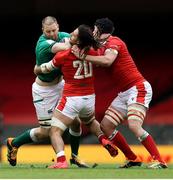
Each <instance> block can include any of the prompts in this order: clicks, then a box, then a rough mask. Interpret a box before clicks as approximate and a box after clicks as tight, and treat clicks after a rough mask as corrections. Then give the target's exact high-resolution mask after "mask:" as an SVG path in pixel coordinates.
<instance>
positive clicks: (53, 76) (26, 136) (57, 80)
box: [7, 16, 88, 167]
mask: <svg viewBox="0 0 173 180" xmlns="http://www.w3.org/2000/svg"><path fill="white" fill-rule="evenodd" d="M42 31H43V34H42V35H41V36H40V37H39V39H38V41H37V44H36V49H35V53H36V64H37V65H41V64H42V63H46V62H49V61H50V60H51V59H52V58H53V57H54V55H55V53H56V52H58V51H62V50H66V49H68V48H70V46H71V45H70V43H69V41H68V38H69V37H70V34H68V33H65V32H59V24H58V22H57V20H56V18H55V17H52V16H47V17H45V18H44V19H43V20H42ZM62 41H63V42H62ZM63 87H64V80H63V78H62V73H61V71H60V70H59V69H56V70H54V71H52V72H50V73H49V74H40V75H38V76H37V77H36V79H35V82H34V83H33V85H32V95H33V103H34V106H35V109H36V114H37V118H38V121H39V125H40V126H39V127H36V128H33V129H29V130H27V131H25V132H24V133H22V134H21V135H19V136H17V137H16V138H8V139H7V148H8V153H7V157H8V161H9V163H10V165H12V166H15V165H16V164H17V151H18V148H19V147H20V146H22V145H23V144H28V143H33V142H34V143H37V142H41V141H44V140H46V139H48V138H49V130H50V127H51V117H52V113H53V110H54V108H55V107H56V105H57V102H58V101H59V99H60V98H61V93H62V90H63ZM69 134H70V144H71V159H70V163H71V164H75V165H77V166H78V167H88V165H86V164H85V163H84V162H82V161H80V159H79V158H78V149H79V141H80V135H81V127H80V121H79V119H76V120H75V121H74V123H73V124H72V125H71V127H70V128H69Z"/></svg>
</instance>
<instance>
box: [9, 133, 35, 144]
mask: <svg viewBox="0 0 173 180" xmlns="http://www.w3.org/2000/svg"><path fill="white" fill-rule="evenodd" d="M30 131H31V130H27V131H25V132H24V133H22V134H21V135H19V136H17V137H16V138H14V139H13V141H12V145H13V146H15V147H20V146H21V145H23V144H28V143H32V142H33V141H32V139H31V137H30Z"/></svg>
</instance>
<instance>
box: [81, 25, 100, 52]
mask: <svg viewBox="0 0 173 180" xmlns="http://www.w3.org/2000/svg"><path fill="white" fill-rule="evenodd" d="M78 31H79V34H78V47H79V48H80V49H84V48H85V49H86V50H88V49H89V48H90V47H93V48H94V49H97V48H99V42H98V41H96V40H95V39H94V37H93V32H92V29H91V28H90V27H89V26H88V25H85V24H82V25H80V26H79V27H78Z"/></svg>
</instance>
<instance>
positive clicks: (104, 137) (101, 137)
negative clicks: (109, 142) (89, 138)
mask: <svg viewBox="0 0 173 180" xmlns="http://www.w3.org/2000/svg"><path fill="white" fill-rule="evenodd" d="M103 139H108V138H107V137H106V136H105V135H104V134H101V135H99V136H98V140H99V142H100V144H102V140H103Z"/></svg>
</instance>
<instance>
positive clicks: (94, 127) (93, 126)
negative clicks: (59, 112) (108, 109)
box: [81, 116, 118, 157]
mask: <svg viewBox="0 0 173 180" xmlns="http://www.w3.org/2000/svg"><path fill="white" fill-rule="evenodd" d="M81 119H82V122H83V123H84V124H85V125H86V126H87V127H88V129H89V130H90V132H91V133H92V134H94V135H95V136H96V137H97V138H98V140H99V142H100V144H102V145H103V147H104V148H105V149H106V150H107V151H108V152H109V154H110V155H111V156H112V157H115V156H117V155H118V149H117V147H116V146H115V145H113V144H112V143H111V142H110V141H109V140H108V138H107V137H106V136H105V134H104V133H103V132H102V131H101V128H100V123H99V122H98V121H97V120H96V119H95V117H94V116H92V117H87V118H84V117H83V118H81Z"/></svg>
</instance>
